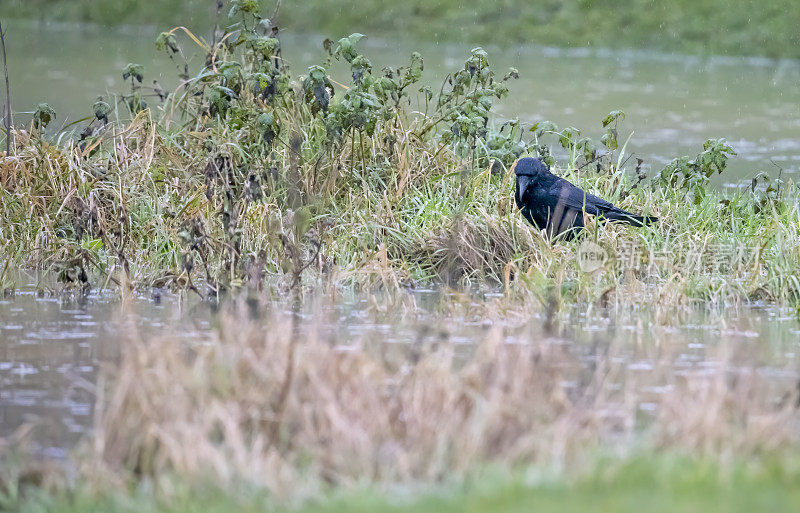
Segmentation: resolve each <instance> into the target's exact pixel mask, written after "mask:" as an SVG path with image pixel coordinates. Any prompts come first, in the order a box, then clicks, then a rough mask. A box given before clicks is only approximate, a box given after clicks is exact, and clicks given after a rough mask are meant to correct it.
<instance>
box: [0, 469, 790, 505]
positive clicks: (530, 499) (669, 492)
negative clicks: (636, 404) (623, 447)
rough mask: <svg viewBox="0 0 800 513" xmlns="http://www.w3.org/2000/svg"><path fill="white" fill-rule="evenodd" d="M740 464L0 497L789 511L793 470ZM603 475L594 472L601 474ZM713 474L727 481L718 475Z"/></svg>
mask: <svg viewBox="0 0 800 513" xmlns="http://www.w3.org/2000/svg"><path fill="white" fill-rule="evenodd" d="M760 472H761V473H759V472H752V471H749V470H746V466H744V465H738V464H737V465H734V466H733V468H727V469H721V468H719V467H717V466H715V465H711V464H705V463H699V462H697V461H692V460H688V459H686V458H675V457H665V456H660V457H653V458H649V459H647V460H644V459H638V460H631V461H628V462H624V463H619V462H617V463H608V462H607V463H606V468H605V469H603V470H600V471H598V472H596V473H595V476H601V477H593V478H591V479H583V480H580V481H578V482H572V483H570V482H568V481H564V480H550V481H548V482H547V483H546V484H526V483H525V479H524V478H523V477H521V476H520V475H516V476H513V477H512V476H505V477H503V476H500V475H497V476H491V475H490V476H488V477H486V476H484V477H481V478H476V479H475V480H473V481H468V482H466V483H463V484H460V485H458V486H446V485H440V486H435V487H431V486H427V487H425V488H422V489H421V490H417V491H412V490H410V489H399V488H394V489H392V490H391V491H387V490H383V491H381V490H379V489H377V488H368V489H362V490H358V491H341V490H340V491H338V492H334V493H332V494H330V495H328V496H327V497H325V498H324V499H322V498H317V499H314V500H311V501H307V502H305V504H303V505H299V506H287V505H285V504H281V503H280V502H279V501H276V500H275V499H274V498H271V497H270V496H268V495H267V494H265V493H260V492H257V491H253V490H250V491H247V490H246V489H244V490H242V489H240V490H239V491H231V489H230V488H229V489H227V490H220V489H219V488H217V487H215V486H209V487H191V486H186V485H185V484H184V485H181V484H178V485H176V484H175V483H174V482H172V483H171V484H170V487H171V490H172V493H170V494H169V496H165V495H164V494H163V493H158V492H156V493H151V492H148V491H145V490H140V491H138V492H136V491H133V492H132V493H131V494H120V493H118V492H104V493H100V494H98V493H92V492H89V491H87V490H80V491H77V492H71V493H69V494H66V493H59V492H53V493H45V492H42V491H41V490H35V491H32V492H31V493H30V494H29V496H28V497H27V498H25V499H22V500H9V499H8V497H6V499H5V501H6V502H5V503H3V502H2V499H0V507H2V506H6V507H7V508H8V509H7V511H16V512H19V513H56V512H57V513H112V512H113V513H139V512H150V513H203V512H215V513H257V512H266V511H272V512H286V513H312V512H313V513H345V512H347V513H377V512H385V513H403V512H412V511H413V512H416V513H434V512H436V513H451V512H452V513H456V512H469V513H494V512H497V513H500V512H502V513H512V512H519V513H527V512H530V511H535V512H538V513H551V512H552V513H562V512H572V511H580V512H582V513H601V512H603V513H611V512H613V513H638V512H640V511H643V510H646V511H648V512H652V513H671V512H677V511H680V512H681V513H723V512H724V513H738V512H741V513H749V512H752V511H769V512H771V513H782V512H786V513H789V512H794V511H796V506H797V504H798V503H800V486H798V483H800V480H798V476H797V475H794V476H793V475H787V474H782V472H777V473H774V474H773V475H769V472H775V471H774V470H773V471H770V470H765V469H762V470H761V471H760ZM604 475H605V477H602V476H604ZM720 475H727V476H728V477H727V478H723V479H722V480H721V479H720V477H719V476H720Z"/></svg>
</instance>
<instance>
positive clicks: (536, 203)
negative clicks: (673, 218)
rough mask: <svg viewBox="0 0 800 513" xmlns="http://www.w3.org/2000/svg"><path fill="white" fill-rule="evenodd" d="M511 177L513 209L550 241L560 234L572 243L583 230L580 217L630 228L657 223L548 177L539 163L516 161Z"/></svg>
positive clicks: (546, 170) (524, 160)
mask: <svg viewBox="0 0 800 513" xmlns="http://www.w3.org/2000/svg"><path fill="white" fill-rule="evenodd" d="M514 173H515V174H516V175H517V192H516V194H515V195H514V200H515V201H516V203H517V207H518V208H519V209H520V210H521V211H522V215H523V216H524V217H525V219H527V220H528V221H529V222H530V223H531V224H532V225H533V226H535V227H536V228H538V229H539V230H542V229H544V230H546V231H547V234H548V236H550V237H555V236H557V235H561V234H562V233H564V237H565V238H566V239H572V238H573V237H574V236H575V235H577V234H578V233H579V232H580V231H581V230H582V229H583V227H584V224H583V214H584V213H586V214H590V215H593V216H595V217H598V218H600V219H602V220H606V221H613V222H619V223H628V224H630V225H632V226H644V225H646V224H650V223H655V222H656V221H658V218H657V217H651V216H648V217H643V216H637V215H634V214H631V213H630V212H626V211H625V210H622V209H621V208H617V207H615V206H614V205H613V204H611V203H610V202H608V201H606V200H604V199H602V198H598V197H597V196H595V195H593V194H589V193H588V192H586V191H584V190H583V189H581V188H580V187H576V186H575V185H573V184H571V183H570V182H568V181H567V180H564V179H563V178H561V177H558V176H556V175H554V174H552V173H551V172H550V168H548V167H547V166H546V165H545V164H544V163H543V162H542V161H541V160H539V159H536V158H531V157H526V158H523V159H519V160H518V161H517V163H516V165H515V166H514ZM565 232H566V233H565Z"/></svg>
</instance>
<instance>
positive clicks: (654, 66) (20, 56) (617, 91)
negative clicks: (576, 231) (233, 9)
mask: <svg viewBox="0 0 800 513" xmlns="http://www.w3.org/2000/svg"><path fill="white" fill-rule="evenodd" d="M205 32H208V31H202V30H199V31H198V34H200V35H202V34H204V33H205ZM8 33H9V35H8V47H9V59H10V63H9V68H10V71H11V81H12V92H13V104H14V109H15V110H16V111H18V112H20V113H21V114H20V115H19V116H18V119H19V120H24V119H25V114H22V113H23V112H26V111H27V112H31V111H33V110H34V109H35V107H36V105H37V104H38V103H39V102H43V101H46V102H48V103H50V104H51V105H52V106H53V107H54V108H55V109H56V111H57V112H58V115H59V117H58V120H57V121H58V123H60V124H62V125H63V124H64V122H69V121H73V120H75V119H79V118H81V117H84V116H87V115H89V114H90V113H91V105H92V103H93V102H94V101H95V100H96V99H97V96H98V95H100V94H105V95H108V94H109V92H124V91H125V84H123V82H122V79H121V77H120V73H121V70H122V68H123V67H124V66H125V65H126V64H127V63H128V62H137V63H140V64H144V65H145V72H146V80H147V83H148V84H149V83H151V81H152V80H153V79H158V80H159V82H160V83H161V84H162V85H163V86H165V87H173V86H174V84H175V83H176V79H175V78H174V77H175V76H176V73H175V66H174V65H173V63H171V62H170V60H169V59H168V58H167V57H166V56H165V55H163V54H158V53H157V52H156V50H155V48H154V45H153V41H154V39H155V35H156V32H155V31H154V30H150V29H135V28H118V29H102V30H100V29H96V28H91V27H85V26H74V25H55V26H53V25H39V24H29V23H23V22H14V23H11V24H10V25H9V27H8ZM282 38H283V47H284V53H285V56H286V58H287V59H288V61H289V62H290V63H291V65H292V70H293V74H294V75H296V76H299V75H301V74H303V73H304V72H305V70H306V68H307V66H309V65H310V64H313V63H317V62H320V61H322V60H323V57H324V52H323V50H322V45H321V41H322V39H323V37H321V36H292V35H291V33H290V31H289V30H287V31H285V33H284V35H283V36H282ZM183 45H184V47H185V48H186V49H187V52H192V46H193V43H192V42H191V41H189V40H188V39H186V40H185V41H184V42H183ZM362 46H363V48H364V51H365V53H366V55H367V56H368V57H369V58H370V59H371V60H372V62H373V65H374V66H375V68H376V69H380V68H381V67H382V66H384V65H392V66H397V65H401V64H403V63H405V62H406V61H407V58H408V55H409V54H410V53H411V52H412V51H415V50H417V51H420V52H421V53H422V55H423V56H424V58H425V74H426V77H427V80H429V81H430V82H431V83H432V84H434V83H438V82H440V81H441V80H442V79H443V77H445V76H446V75H447V74H448V73H450V72H452V71H454V70H457V69H458V68H459V67H460V66H461V65H462V64H463V61H464V59H465V58H466V56H467V55H468V54H469V51H470V46H469V45H467V44H435V43H430V42H427V43H426V42H419V41H403V40H381V39H378V38H368V39H366V40H365V41H364V42H363V43H362ZM488 50H489V52H490V57H491V60H492V62H493V64H494V65H495V66H496V69H497V71H498V74H503V73H504V72H505V69H506V68H508V67H509V66H514V67H516V68H518V69H519V71H520V77H521V78H520V80H518V81H515V82H514V83H513V84H512V90H511V95H510V97H509V98H508V99H507V100H506V101H504V103H503V104H502V105H500V106H498V107H497V109H496V110H497V114H498V115H499V117H500V118H501V119H510V118H519V119H521V120H523V121H526V122H531V123H533V122H537V121H541V120H545V119H548V120H551V121H554V122H555V123H557V124H558V125H559V126H561V127H566V126H574V127H577V128H579V129H581V130H583V133H584V135H588V136H590V137H593V138H597V137H599V135H600V134H601V126H600V120H601V119H602V118H603V117H604V116H605V115H606V114H607V113H608V112H610V111H612V110H616V109H621V110H623V111H624V112H626V114H627V120H626V121H625V123H624V125H623V127H622V128H623V130H622V136H621V139H622V141H623V142H624V140H625V138H626V137H627V134H629V133H630V132H631V131H632V132H634V135H633V137H632V139H631V142H630V144H629V146H628V150H629V151H631V152H633V153H635V155H636V156H637V157H640V158H642V159H644V160H645V165H646V166H650V167H651V168H652V169H654V170H660V169H661V168H662V167H663V166H664V165H665V164H666V163H668V162H669V161H671V160H672V159H673V158H675V157H679V156H682V155H696V154H697V153H698V152H699V151H700V150H701V146H702V143H703V141H705V140H706V139H707V138H711V137H715V138H716V137H724V138H726V139H728V141H729V142H730V143H731V144H732V146H733V147H734V149H735V150H736V151H737V152H738V154H739V157H738V158H737V159H735V160H734V161H733V162H732V163H731V164H730V168H729V169H730V173H729V175H728V176H726V177H723V178H721V179H720V180H717V182H718V183H733V182H736V181H738V180H740V179H747V178H752V177H753V176H755V175H756V173H757V172H758V171H765V172H768V173H770V174H772V175H773V176H774V175H777V174H778V172H779V170H780V169H782V170H783V172H784V173H785V174H786V175H787V176H790V175H792V174H794V173H796V172H797V171H798V170H800V87H798V86H800V64H799V63H798V62H796V61H772V60H768V59H753V58H731V57H691V56H680V55H666V54H657V53H651V52H637V51H604V50H594V49H570V50H561V49H554V48H543V47H533V46H523V47H514V48H499V47H498V48H488ZM201 65H202V59H201V58H199V57H196V58H195V59H194V60H193V68H192V73H197V72H198V71H199V68H200V66H201ZM334 78H336V79H338V80H339V81H341V82H347V81H348V74H347V72H346V70H345V69H343V68H341V69H337V70H335V71H334ZM631 162H633V161H631Z"/></svg>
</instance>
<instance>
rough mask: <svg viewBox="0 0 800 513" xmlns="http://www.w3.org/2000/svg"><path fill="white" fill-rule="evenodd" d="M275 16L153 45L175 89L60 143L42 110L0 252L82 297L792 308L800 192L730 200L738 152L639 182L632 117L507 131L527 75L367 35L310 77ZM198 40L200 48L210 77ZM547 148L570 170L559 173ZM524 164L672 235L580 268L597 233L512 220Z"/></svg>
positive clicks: (135, 86)
mask: <svg viewBox="0 0 800 513" xmlns="http://www.w3.org/2000/svg"><path fill="white" fill-rule="evenodd" d="M220 12H222V6H220ZM261 12H262V9H261V8H260V6H258V4H257V2H233V3H231V5H230V12H229V14H230V25H229V26H228V27H227V28H226V29H225V30H219V31H217V32H216V33H215V36H214V39H213V40H212V41H210V42H209V41H205V40H204V39H202V38H200V37H197V36H196V35H195V34H193V33H192V32H191V31H189V30H188V29H185V28H183V27H181V28H176V29H173V30H171V31H168V32H164V33H162V34H160V35H159V36H158V38H157V40H156V41H155V46H156V48H157V49H158V50H160V51H161V52H164V53H166V54H167V56H168V57H169V58H170V59H172V60H173V62H175V63H176V68H177V74H178V75H179V77H180V78H181V82H180V85H179V86H178V87H177V88H176V89H175V90H173V91H166V90H165V89H164V88H162V87H161V86H160V85H159V84H158V82H155V81H154V82H153V83H152V84H153V85H152V86H150V85H147V84H148V83H149V79H148V78H147V72H146V67H145V66H142V65H139V64H135V63H130V64H128V65H127V66H126V67H125V69H124V70H122V73H121V78H122V79H123V80H124V81H126V83H127V87H128V91H127V92H125V93H122V94H119V95H118V96H116V97H115V98H109V99H103V98H102V97H101V98H98V101H97V102H96V103H95V104H94V105H93V106H91V110H90V112H91V114H90V115H89V116H87V118H86V120H85V122H86V123H87V124H86V125H85V126H84V127H83V128H81V127H77V128H75V129H74V132H75V133H74V135H72V136H71V135H69V134H68V133H61V134H52V133H48V132H47V125H48V123H49V122H50V120H51V119H53V118H55V116H56V113H55V112H54V111H53V110H52V109H51V108H50V107H49V106H47V105H46V104H42V105H40V106H39V108H38V109H37V112H36V114H35V116H34V122H33V124H32V125H31V126H30V127H29V129H28V130H17V132H16V134H15V136H16V146H17V152H16V154H15V155H12V156H6V157H4V158H3V159H2V160H0V182H1V183H2V185H3V187H2V190H0V218H2V224H1V225H0V252H1V253H2V254H3V255H4V256H5V257H7V258H9V259H12V260H13V261H15V262H17V263H19V264H21V265H27V266H36V267H42V268H45V269H53V270H56V271H58V273H59V276H61V278H62V281H63V282H64V283H65V284H67V285H77V286H79V287H80V288H83V289H88V288H89V287H91V286H95V287H97V286H101V285H104V284H109V283H114V284H116V285H118V286H119V287H121V290H123V291H124V290H128V289H129V288H130V287H137V286H139V287H141V286H155V287H164V286H176V287H181V288H188V289H190V290H194V291H196V292H197V293H199V294H201V295H202V296H204V297H217V296H218V295H220V294H221V293H226V292H230V291H233V290H237V289H239V288H241V287H244V286H248V287H254V288H257V289H260V288H262V287H263V286H264V285H265V284H267V283H268V282H269V283H271V284H273V285H277V286H278V287H293V288H294V287H299V286H300V285H302V284H304V283H305V284H312V283H315V282H316V283H331V284H357V285H368V286H370V285H376V284H378V285H381V286H387V285H393V286H397V285H402V286H413V285H414V284H417V283H431V282H439V283H442V282H444V283H448V284H462V285H469V284H475V283H490V284H492V283H493V284H495V285H500V286H503V287H504V288H505V290H506V292H507V293H508V294H509V295H510V296H511V297H521V298H533V299H536V300H538V301H540V302H541V303H542V304H551V303H553V301H555V302H556V303H557V304H558V303H561V302H563V301H569V302H574V301H581V302H588V303H598V304H625V303H630V304H633V303H636V302H641V301H660V300H663V299H664V298H668V299H669V300H670V302H671V303H673V304H686V303H688V302H691V301H695V300H700V301H716V302H737V301H749V300H754V299H768V300H771V301H778V302H786V303H789V304H792V305H794V304H797V301H798V297H800V283H798V280H797V277H796V272H795V270H796V269H797V268H798V264H800V248H798V245H797V241H798V240H800V237H799V236H798V233H797V230H798V226H800V222H798V220H800V212H799V211H798V208H800V207H798V201H797V199H798V198H797V195H798V192H797V188H796V187H794V186H791V184H787V186H784V187H780V186H776V184H770V185H769V186H767V187H766V191H764V190H763V189H764V187H762V186H761V185H759V184H760V183H761V182H759V183H758V184H754V185H753V187H751V188H750V189H749V190H741V191H737V192H734V193H729V194H725V195H724V196H723V195H722V194H720V193H718V192H715V191H714V190H713V189H711V188H710V187H709V184H708V178H709V176H711V174H713V173H720V172H722V171H723V170H724V168H725V164H726V161H727V159H728V158H729V157H730V156H731V155H732V150H731V148H730V147H729V146H727V144H726V143H725V142H724V141H715V140H709V141H708V142H707V143H706V145H705V146H704V149H703V152H702V153H700V154H699V155H698V156H697V157H696V158H694V159H689V158H688V157H685V158H682V159H677V160H676V161H675V162H673V163H672V164H670V165H669V166H667V168H665V169H664V170H663V171H662V172H661V173H660V174H658V175H657V176H655V177H653V178H648V177H647V175H646V173H645V172H644V171H643V168H642V161H640V160H639V161H637V165H636V170H635V176H634V177H631V176H628V174H627V173H626V172H625V168H626V164H627V162H628V156H627V155H626V153H625V149H626V143H627V140H626V141H625V142H624V143H621V141H622V139H623V138H622V136H621V134H620V130H621V129H622V123H623V121H624V117H625V115H624V113H622V112H621V111H614V112H611V113H610V114H609V115H608V116H607V117H606V118H605V119H603V120H602V125H603V127H604V130H605V133H604V135H603V137H602V138H601V139H600V140H599V141H598V142H594V141H592V140H591V139H589V138H586V137H581V134H580V130H579V129H577V128H574V127H567V128H563V129H560V128H559V127H558V126H556V125H555V124H554V123H552V122H547V121H543V122H540V123H537V124H535V125H533V126H524V125H523V124H522V123H520V122H518V121H516V120H510V121H501V120H497V119H495V118H494V116H493V114H492V106H493V104H494V103H495V102H496V101H498V100H501V99H502V98H504V97H505V96H506V95H508V94H509V86H510V85H511V84H512V82H513V80H514V79H515V78H516V77H518V75H519V71H518V70H515V69H511V70H509V71H508V72H507V73H504V74H502V76H501V75H499V74H496V73H495V71H494V70H493V69H492V67H491V65H490V61H489V56H488V54H487V52H485V51H484V50H483V49H481V48H476V49H474V50H473V51H472V52H471V53H470V55H469V56H468V57H467V59H466V61H465V63H464V66H463V67H462V68H460V69H458V70H456V71H454V72H453V73H451V74H449V75H448V76H447V77H446V78H445V80H444V82H443V83H442V84H441V85H440V86H439V87H436V88H433V87H431V85H430V84H428V83H426V82H425V81H424V78H423V73H424V60H423V57H422V56H421V55H420V54H418V53H416V52H415V53H413V54H412V55H411V56H410V58H409V61H408V64H407V65H405V66H401V67H399V68H390V67H381V68H379V67H378V66H377V65H375V64H373V63H372V62H371V61H370V59H369V58H368V57H367V56H366V55H364V54H363V53H361V51H360V40H361V39H362V38H363V37H364V36H363V35H361V34H352V35H350V36H348V37H343V38H341V39H339V40H338V41H332V40H326V41H325V44H324V45H323V59H322V61H321V62H320V63H319V64H317V65H314V66H311V67H310V68H309V69H308V71H307V72H306V73H304V74H303V75H302V76H299V77H298V76H293V75H292V74H291V72H290V70H289V67H288V63H287V62H286V61H285V60H284V58H283V56H282V48H281V40H280V37H279V30H278V25H277V15H278V12H277V10H276V11H275V13H274V14H273V15H272V16H271V17H270V18H267V17H265V16H263V15H262V14H261ZM184 38H185V40H184ZM185 43H188V44H192V45H197V46H198V47H199V48H200V49H201V51H202V52H203V54H204V56H205V59H204V62H203V65H202V67H201V69H199V70H198V71H197V72H196V73H195V74H190V63H189V61H188V59H187V57H186V55H187V52H185V51H184V49H183V48H182V45H183V44H185ZM342 69H346V70H347V73H348V75H349V76H348V78H347V79H346V80H337V79H336V78H335V77H336V73H337V72H340V70H342ZM54 138H55V140H54ZM554 145H555V146H557V147H560V148H561V149H562V150H563V151H565V152H566V153H567V160H566V161H564V162H561V163H556V162H555V158H554V153H553V151H554V150H553V146H554ZM521 155H532V156H538V157H541V158H543V159H544V160H545V161H547V162H549V163H553V164H557V165H556V166H555V169H557V172H558V173H560V174H561V175H562V176H564V177H565V178H568V179H569V180H571V181H573V182H574V183H576V184H579V185H580V186H581V187H582V188H584V189H585V190H587V191H591V192H593V193H597V194H598V195H600V196H602V197H605V198H608V199H609V200H611V201H613V202H614V203H615V204H618V205H619V206H620V207H621V208H635V210H642V211H647V212H649V213H652V215H655V216H658V217H659V218H661V219H663V223H662V224H661V225H660V226H658V227H652V228H648V229H646V230H643V231H640V232H630V231H628V230H626V229H625V228H623V227H619V226H612V225H603V224H599V225H598V224H590V225H589V233H590V235H589V238H591V240H592V241H593V242H594V243H596V244H597V245H598V246H599V247H600V248H601V249H602V250H603V251H605V252H606V253H607V258H606V259H605V261H604V262H603V265H602V266H599V268H598V269H593V270H592V272H585V270H583V269H582V268H581V265H580V258H581V243H582V241H576V242H566V241H558V242H557V243H555V244H553V245H551V244H549V243H548V242H547V241H546V240H545V239H544V238H542V237H541V236H540V234H538V233H536V232H535V231H534V230H532V229H531V228H529V227H528V226H526V225H525V222H524V220H522V218H521V216H520V215H519V213H518V212H517V211H516V210H515V208H514V206H513V189H514V180H513V173H512V171H511V167H512V164H513V163H514V161H515V160H516V159H517V158H519V157H520V156H521ZM759 180H763V179H759ZM687 199H691V201H687Z"/></svg>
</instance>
